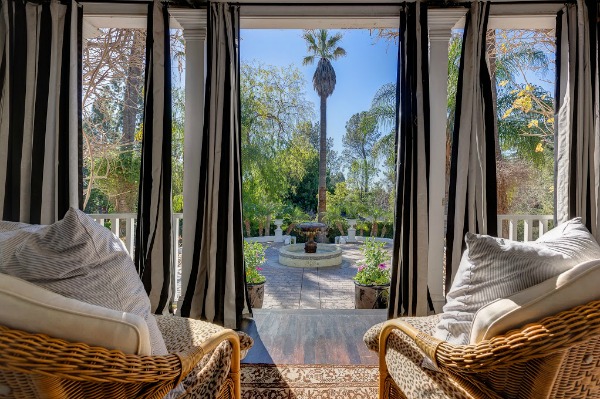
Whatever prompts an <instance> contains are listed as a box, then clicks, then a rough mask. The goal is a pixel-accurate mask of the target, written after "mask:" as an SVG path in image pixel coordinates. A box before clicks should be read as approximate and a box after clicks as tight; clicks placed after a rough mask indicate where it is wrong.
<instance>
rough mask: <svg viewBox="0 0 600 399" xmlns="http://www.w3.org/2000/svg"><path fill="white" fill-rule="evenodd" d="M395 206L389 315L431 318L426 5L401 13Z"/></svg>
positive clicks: (408, 7)
mask: <svg viewBox="0 0 600 399" xmlns="http://www.w3.org/2000/svg"><path fill="white" fill-rule="evenodd" d="M398 90H399V93H398V101H399V110H398V119H397V126H396V150H397V151H396V165H397V166H396V171H397V177H396V208H395V214H394V249H393V256H392V281H391V286H390V298H389V303H390V305H389V309H388V312H389V315H388V316H389V317H390V318H393V317H399V316H406V315H410V316H423V315H426V314H427V305H428V304H427V296H428V294H427V268H428V261H427V254H428V248H429V157H430V145H429V140H430V126H429V40H428V28H427V6H426V5H424V4H421V2H417V3H408V4H406V3H405V5H404V6H403V7H402V10H401V12H400V41H399V47H398Z"/></svg>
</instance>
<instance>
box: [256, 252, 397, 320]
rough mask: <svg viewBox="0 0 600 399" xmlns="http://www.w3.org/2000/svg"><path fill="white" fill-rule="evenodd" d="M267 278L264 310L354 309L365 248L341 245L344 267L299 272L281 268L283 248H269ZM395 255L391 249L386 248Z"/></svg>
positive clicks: (284, 267)
mask: <svg viewBox="0 0 600 399" xmlns="http://www.w3.org/2000/svg"><path fill="white" fill-rule="evenodd" d="M265 245H266V247H267V249H266V257H267V262H266V263H265V265H264V266H263V271H262V274H264V276H265V277H266V278H267V282H266V284H265V298H264V303H263V309H354V280H352V277H354V275H355V274H356V270H357V269H358V266H359V262H360V261H361V260H362V253H361V251H360V248H361V247H362V244H344V245H341V248H342V257H343V261H342V264H341V265H340V266H332V267H320V268H296V267H288V266H283V265H281V264H279V262H278V260H279V252H278V250H279V248H280V247H281V246H282V245H283V244H276V243H268V244H265ZM385 248H386V249H388V251H390V252H391V245H389V244H388V245H386V247H385Z"/></svg>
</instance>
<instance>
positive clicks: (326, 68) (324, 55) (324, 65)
mask: <svg viewBox="0 0 600 399" xmlns="http://www.w3.org/2000/svg"><path fill="white" fill-rule="evenodd" d="M302 37H303V38H304V40H306V43H307V47H308V53H309V54H308V55H307V56H306V57H304V60H303V61H302V64H303V65H311V64H313V63H314V62H315V59H317V58H318V59H319V62H318V64H317V69H316V70H315V73H314V75H313V87H314V89H315V91H316V92H317V94H318V95H319V97H320V99H321V107H320V112H321V120H320V126H321V137H320V146H319V210H318V211H319V221H322V220H323V217H324V216H325V212H327V203H326V202H327V197H326V191H327V182H326V175H327V97H329V96H331V94H333V91H334V90H335V84H336V77H335V71H334V69H333V66H332V65H331V61H333V60H337V59H338V58H340V57H343V56H345V55H346V50H344V49H343V48H341V47H339V46H338V44H339V43H340V41H341V40H342V34H341V33H336V34H335V35H333V36H329V34H328V31H327V29H319V30H316V31H313V30H308V31H305V32H304V34H303V35H302Z"/></svg>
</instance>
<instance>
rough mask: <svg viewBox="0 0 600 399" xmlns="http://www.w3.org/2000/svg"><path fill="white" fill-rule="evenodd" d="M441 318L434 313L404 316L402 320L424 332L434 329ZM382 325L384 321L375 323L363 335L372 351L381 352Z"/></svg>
mask: <svg viewBox="0 0 600 399" xmlns="http://www.w3.org/2000/svg"><path fill="white" fill-rule="evenodd" d="M439 318H440V316H439V315H433V316H427V317H404V318H403V319H402V320H404V321H406V322H407V323H408V324H410V325H411V326H414V327H415V328H416V329H418V330H420V331H423V332H424V333H429V331H433V330H434V328H435V326H436V325H437V323H438V321H439ZM382 327H383V323H379V324H375V325H374V326H373V327H371V328H369V329H368V330H367V332H366V333H365V335H364V336H363V341H364V342H365V345H367V348H369V349H371V350H372V351H375V352H379V334H381V328H382Z"/></svg>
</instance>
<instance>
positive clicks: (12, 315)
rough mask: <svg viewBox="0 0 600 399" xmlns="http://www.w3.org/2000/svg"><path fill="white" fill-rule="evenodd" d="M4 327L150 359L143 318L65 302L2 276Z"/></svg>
mask: <svg viewBox="0 0 600 399" xmlns="http://www.w3.org/2000/svg"><path fill="white" fill-rule="evenodd" d="M0 303H2V306H0V325H3V326H6V327H9V328H12V329H16V330H22V331H27V332H30V333H40V334H47V335H49V336H51V337H53V338H62V339H64V340H66V341H70V342H82V343H86V344H88V345H93V346H101V347H103V348H107V349H117V350H120V351H123V352H125V353H129V354H137V355H150V354H151V353H152V351H151V348H150V337H149V335H148V326H147V324H146V322H145V321H144V319H142V318H141V317H140V316H137V315H134V314H130V313H125V312H118V311H116V310H111V309H107V308H103V307H100V306H95V305H90V304H87V303H85V302H81V301H77V300H74V299H69V298H65V297H64V296H62V295H58V294H55V293H53V292H50V291H48V290H45V289H43V288H40V287H38V286H36V285H34V284H30V283H28V282H26V281H24V280H21V279H19V278H16V277H11V276H8V275H6V274H0Z"/></svg>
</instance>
